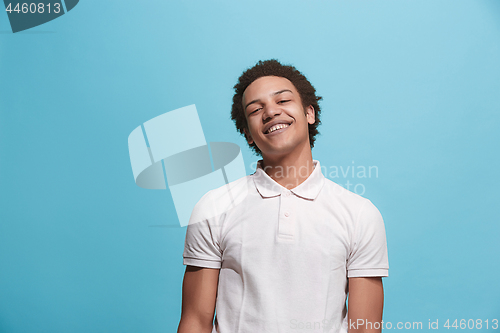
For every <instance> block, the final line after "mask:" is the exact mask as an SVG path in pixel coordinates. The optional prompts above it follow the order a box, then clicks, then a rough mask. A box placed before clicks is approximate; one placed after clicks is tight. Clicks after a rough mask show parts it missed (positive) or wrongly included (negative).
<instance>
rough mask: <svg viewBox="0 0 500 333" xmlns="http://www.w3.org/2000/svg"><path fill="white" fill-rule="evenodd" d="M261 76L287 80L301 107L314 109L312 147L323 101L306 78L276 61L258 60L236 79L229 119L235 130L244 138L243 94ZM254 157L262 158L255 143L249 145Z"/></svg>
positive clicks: (245, 123) (310, 139) (311, 131)
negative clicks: (298, 96) (320, 103)
mask: <svg viewBox="0 0 500 333" xmlns="http://www.w3.org/2000/svg"><path fill="white" fill-rule="evenodd" d="M263 76H279V77H284V78H286V79H288V80H289V81H290V82H292V84H293V85H294V87H295V89H297V91H298V92H299V95H300V99H301V100H302V105H303V107H304V112H305V108H306V107H308V106H309V105H312V106H313V108H314V113H315V119H316V121H315V122H314V124H309V142H310V144H311V148H312V147H314V141H315V136H316V135H317V134H319V131H318V129H317V127H318V125H319V124H320V123H321V121H320V113H321V108H320V107H319V104H318V102H319V101H320V100H321V99H323V98H322V97H321V96H316V89H314V87H313V86H312V84H311V83H310V82H309V81H308V80H307V79H306V77H305V76H304V75H303V74H302V73H301V72H299V71H298V70H297V69H296V68H295V67H293V66H291V65H282V64H281V63H280V62H279V61H278V60H276V59H270V60H265V61H262V60H259V62H257V64H256V65H255V66H253V67H251V68H249V69H247V70H246V71H245V72H243V74H241V76H240V77H239V78H238V83H236V85H235V86H234V91H235V92H234V96H233V106H232V108H231V119H232V120H233V121H234V123H235V125H236V129H237V130H238V132H240V133H241V134H242V135H243V136H245V132H244V129H246V130H248V124H247V119H246V117H245V111H244V109H243V93H244V92H245V89H246V88H247V87H248V86H249V85H250V84H251V83H252V82H253V81H255V80H257V79H258V78H260V77H263ZM250 147H251V148H252V149H253V151H254V152H255V154H256V155H258V156H262V151H261V150H260V149H259V147H257V145H256V144H255V142H253V143H252V144H250Z"/></svg>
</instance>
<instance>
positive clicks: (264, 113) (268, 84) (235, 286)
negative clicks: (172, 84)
mask: <svg viewBox="0 0 500 333" xmlns="http://www.w3.org/2000/svg"><path fill="white" fill-rule="evenodd" d="M320 100H321V97H318V96H316V91H315V89H314V87H313V86H312V85H311V84H310V83H309V81H308V80H307V79H306V78H305V77H304V76H303V75H302V74H301V73H300V72H299V71H297V70H296V69H295V68H294V67H292V66H284V65H282V64H280V63H279V62H278V61H276V60H268V61H259V62H258V63H257V64H256V65H255V66H254V67H252V68H250V69H248V70H247V71H245V72H244V73H243V74H242V75H241V76H240V78H239V81H238V83H237V84H236V85H235V95H234V97H233V107H232V114H231V115H232V119H233V120H234V121H235V124H236V128H237V129H238V131H239V132H240V133H242V134H243V135H245V138H246V140H247V142H248V144H249V145H250V147H251V148H252V149H253V150H254V151H255V153H256V154H257V155H259V156H262V159H261V160H259V162H258V164H257V170H256V172H255V173H254V174H252V175H250V176H246V177H243V178H241V179H239V180H237V181H235V182H233V183H230V184H229V185H232V188H233V189H237V188H240V189H241V188H245V189H246V190H247V192H246V193H245V198H244V200H242V201H241V203H239V204H237V205H235V206H232V207H231V209H227V210H226V211H224V212H221V213H219V214H213V206H214V202H217V200H218V198H221V197H222V194H223V192H224V191H226V190H227V189H224V187H223V188H219V189H215V190H212V191H210V192H208V193H207V194H206V195H205V196H204V197H203V198H202V199H201V200H200V201H199V202H198V204H197V205H196V207H195V208H194V210H193V214H192V218H193V216H197V217H200V216H201V217H203V216H205V217H206V218H202V219H201V221H199V220H196V221H190V224H189V225H188V228H187V230H186V242H185V248H184V254H183V257H184V264H185V265H186V272H185V275H184V282H183V290H182V315H181V321H180V324H179V330H178V332H179V333H188V332H192V333H194V332H196V333H200V332H201V333H203V332H206V333H210V332H217V333H237V332H241V333H265V332H272V333H278V332H282V333H284V332H334V333H336V332H347V331H348V332H370V333H372V332H373V333H375V332H380V331H381V324H380V322H381V320H382V310H383V299H384V294H383V287H382V279H381V277H384V276H388V269H389V266H388V259H387V246H386V237H385V228H384V222H383V219H382V216H381V215H380V212H379V211H378V209H377V208H376V207H375V206H374V205H373V204H372V202H371V201H370V200H368V199H365V198H363V197H361V196H359V195H357V194H355V193H353V192H350V191H348V190H346V189H344V188H342V187H341V186H339V185H337V184H336V183H334V182H332V181H330V180H328V179H326V178H325V177H324V176H323V174H322V173H321V168H320V163H319V161H317V160H313V158H312V152H311V149H312V147H313V146H314V141H315V136H316V135H317V134H318V130H317V126H318V125H319V124H320V119H319V118H320V111H321V109H320V107H319V104H318V102H319V101H320ZM242 184H243V185H246V186H240V185H242ZM233 194H234V195H235V196H238V194H239V193H236V192H235V193H233ZM192 222H193V223H192ZM195 222H196V223H195ZM347 296H349V297H348V304H346V300H347ZM215 311H216V312H217V315H216V317H215V323H214V314H215Z"/></svg>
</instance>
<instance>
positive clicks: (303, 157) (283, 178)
mask: <svg viewBox="0 0 500 333" xmlns="http://www.w3.org/2000/svg"><path fill="white" fill-rule="evenodd" d="M261 166H262V169H264V171H265V172H266V173H267V174H268V175H269V177H271V178H272V179H274V181H276V182H277V183H278V184H280V185H281V186H283V187H286V188H287V189H289V190H290V189H292V188H294V187H297V186H299V185H300V184H302V183H303V182H304V181H305V180H306V179H307V178H308V177H309V175H310V174H311V173H312V172H313V171H314V163H313V159H312V153H311V148H310V146H307V147H306V149H302V150H301V151H299V152H297V153H295V154H288V155H284V156H263V160H262V162H261Z"/></svg>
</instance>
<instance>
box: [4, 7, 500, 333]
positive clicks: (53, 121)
mask: <svg viewBox="0 0 500 333" xmlns="http://www.w3.org/2000/svg"><path fill="white" fill-rule="evenodd" d="M0 31H1V33H0V189H1V192H0V331H1V332H51V333H53V332H174V331H176V329H177V325H178V322H179V319H180V307H181V287H182V278H183V274H184V269H185V266H183V265H182V251H183V246H184V236H185V230H186V229H185V228H180V227H179V224H178V221H177V216H176V213H175V210H174V207H173V203H172V200H171V197H170V194H169V192H168V190H167V191H160V190H145V189H142V188H139V187H138V186H137V185H135V183H134V179H133V175H132V170H131V166H130V160H129V156H128V147H127V137H128V135H129V134H130V132H131V131H132V130H133V129H134V128H136V127H137V126H139V125H140V124H142V123H143V122H145V121H147V120H149V119H151V118H153V117H155V116H157V115H160V114H162V113H165V112H167V111H170V110H173V109H176V108H179V107H183V106H186V105H190V104H196V106H197V109H198V112H199V116H200V119H201V123H202V125H203V127H204V131H205V137H206V139H207V141H229V142H235V143H237V144H239V145H240V146H241V147H242V149H243V154H244V159H245V164H246V166H247V173H251V172H252V167H251V165H252V163H253V162H255V161H256V160H257V157H256V156H254V155H252V153H251V151H250V150H249V149H248V147H247V146H246V144H245V141H244V140H243V138H242V137H240V136H239V134H238V133H237V132H236V130H235V128H234V124H233V123H232V122H231V120H230V118H229V113H230V107H231V98H232V86H233V85H234V84H235V82H236V80H237V78H238V76H239V75H240V73H241V72H242V71H243V70H244V69H245V68H247V67H249V66H252V65H253V64H254V63H255V62H256V61H257V60H259V59H269V58H277V59H279V60H281V61H283V62H285V63H291V64H293V65H295V66H296V67H297V68H298V69H299V70H301V71H302V72H303V73H304V74H305V75H306V76H307V77H308V78H309V79H310V81H311V82H312V83H313V84H314V86H315V87H316V89H317V91H318V93H319V95H321V96H323V97H324V101H323V102H322V109H323V114H322V122H323V124H322V125H321V127H320V131H321V135H320V136H319V137H318V138H317V144H316V147H315V148H314V150H313V157H314V158H315V159H318V160H320V162H321V164H322V165H324V166H327V167H328V168H332V167H334V166H338V167H340V166H343V168H347V167H348V166H353V165H354V166H366V167H368V166H377V168H378V177H375V176H374V175H373V174H372V177H371V178H359V177H352V174H351V175H350V176H348V177H343V176H342V175H340V177H338V178H332V180H334V181H336V182H337V183H339V184H341V185H344V184H346V182H347V180H349V181H350V182H351V183H353V184H362V185H363V186H364V188H365V192H364V193H363V196H365V197H367V198H369V199H371V200H372V202H373V203H374V204H375V205H376V206H377V207H378V208H379V210H380V211H381V213H382V215H383V217H384V220H385V224H386V230H387V238H388V248H389V260H390V277H389V278H385V279H384V286H385V309H384V321H386V322H387V321H391V322H393V324H394V325H395V324H396V323H397V322H399V321H401V322H406V321H410V322H414V321H421V322H422V323H423V326H424V330H426V328H427V326H428V320H429V319H431V320H432V321H435V320H436V319H439V326H440V330H446V329H444V328H442V325H443V324H444V321H445V320H446V319H452V320H453V319H466V320H467V319H482V320H486V319H489V320H490V322H491V320H492V319H493V318H497V319H500V318H499V317H500V284H499V283H498V281H499V278H498V276H499V274H500V267H499V259H498V258H499V255H500V250H499V249H500V247H499V245H498V235H499V231H500V228H499V226H498V211H497V208H495V207H497V206H496V204H497V203H498V200H499V198H500V196H499V194H498V185H499V171H498V170H499V167H500V159H499V157H498V143H499V139H500V135H499V131H498V129H499V125H500V116H499V111H500V79H499V78H500V64H499V59H500V2H499V1H497V0H463V1H452V0H439V1H437V0H432V1H431V0H419V1H410V0H394V1H392V0H374V1H366V0H353V1H346V0H344V1H339V0H329V1H326V0H301V1H295V0H294V1H291V0H288V1H257V0H249V1H235V0H231V1H226V0H224V1H223V0H208V1H207V0H182V1H181V0H175V1H159V0H157V1H148V2H139V1H95V0H87V1H81V2H80V3H79V4H78V5H77V6H76V7H75V8H74V9H73V10H72V11H71V12H69V13H68V14H66V15H63V16H61V17H60V18H58V19H56V20H54V21H51V22H48V23H46V24H44V25H41V26H38V27H35V28H33V29H30V30H27V31H25V32H20V33H16V34H12V32H11V31H10V26H9V23H8V19H7V14H6V13H5V12H3V13H0ZM179 126H184V127H185V129H186V131H189V123H186V124H179ZM358 189H359V188H358ZM499 329H500V328H499ZM451 330H452V331H454V330H455V329H451ZM482 330H484V331H486V328H485V326H484V325H483V329H482ZM490 331H492V330H491V325H490ZM495 331H498V330H495Z"/></svg>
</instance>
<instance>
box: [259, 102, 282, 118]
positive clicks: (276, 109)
mask: <svg viewBox="0 0 500 333" xmlns="http://www.w3.org/2000/svg"><path fill="white" fill-rule="evenodd" d="M281 112H282V111H281V108H280V106H279V105H278V104H269V105H268V106H266V108H265V109H264V114H263V116H264V119H268V118H273V117H275V116H279V115H280V114H281Z"/></svg>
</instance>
